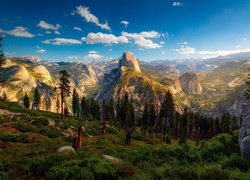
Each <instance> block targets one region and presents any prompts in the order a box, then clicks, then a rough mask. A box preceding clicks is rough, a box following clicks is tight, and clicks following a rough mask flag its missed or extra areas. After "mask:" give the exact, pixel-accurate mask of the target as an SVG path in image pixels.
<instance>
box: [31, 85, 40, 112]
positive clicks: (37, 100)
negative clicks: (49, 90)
mask: <svg viewBox="0 0 250 180" xmlns="http://www.w3.org/2000/svg"><path fill="white" fill-rule="evenodd" d="M40 104H41V95H40V92H39V91H38V88H35V92H34V102H33V105H34V108H35V109H36V110H39V108H40Z"/></svg>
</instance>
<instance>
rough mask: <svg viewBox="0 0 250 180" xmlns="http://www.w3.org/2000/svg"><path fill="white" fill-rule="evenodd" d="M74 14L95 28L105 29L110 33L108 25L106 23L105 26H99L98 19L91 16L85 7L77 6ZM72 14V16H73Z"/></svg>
mask: <svg viewBox="0 0 250 180" xmlns="http://www.w3.org/2000/svg"><path fill="white" fill-rule="evenodd" d="M74 13H77V14H79V15H80V16H81V17H83V18H84V19H85V20H86V21H87V22H91V23H94V24H96V25H97V26H99V27H101V28H102V29H106V30H109V31H111V29H110V27H109V25H108V22H106V23H105V24H101V23H100V22H99V19H98V18H97V17H96V16H95V15H93V14H91V12H90V11H89V8H88V7H85V6H78V7H76V11H75V12H74ZM74 13H73V14H74Z"/></svg>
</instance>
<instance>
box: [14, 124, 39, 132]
mask: <svg viewBox="0 0 250 180" xmlns="http://www.w3.org/2000/svg"><path fill="white" fill-rule="evenodd" d="M17 127H18V130H19V131H21V132H36V130H37V129H36V127H35V126H32V125H25V124H21V123H18V124H17Z"/></svg>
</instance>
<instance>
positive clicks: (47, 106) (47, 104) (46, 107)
mask: <svg viewBox="0 0 250 180" xmlns="http://www.w3.org/2000/svg"><path fill="white" fill-rule="evenodd" d="M44 101H45V102H44V103H45V109H46V111H49V110H50V108H51V99H50V96H49V94H48V91H47V90H46V92H45V97H44Z"/></svg>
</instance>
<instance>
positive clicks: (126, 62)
mask: <svg viewBox="0 0 250 180" xmlns="http://www.w3.org/2000/svg"><path fill="white" fill-rule="evenodd" d="M122 66H125V67H127V68H131V69H133V70H134V71H135V72H138V73H140V74H141V69H140V67H139V64H138V61H137V60H136V58H135V56H134V54H133V53H131V52H125V53H123V56H122V58H121V59H120V61H119V65H118V67H119V69H121V68H122Z"/></svg>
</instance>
